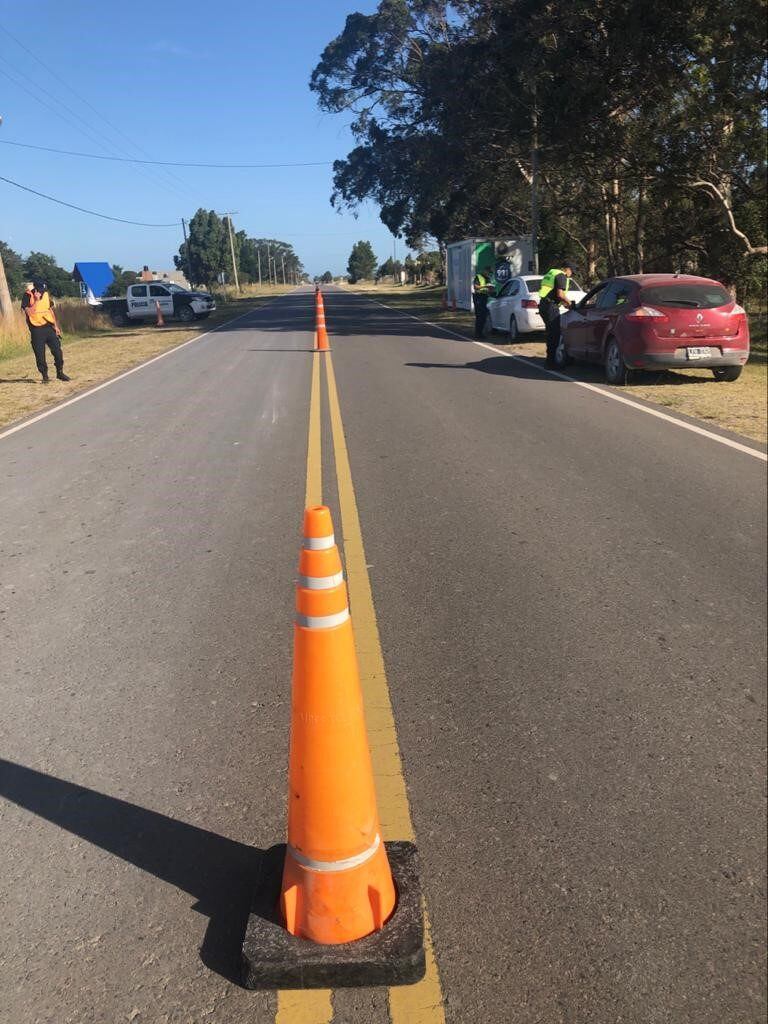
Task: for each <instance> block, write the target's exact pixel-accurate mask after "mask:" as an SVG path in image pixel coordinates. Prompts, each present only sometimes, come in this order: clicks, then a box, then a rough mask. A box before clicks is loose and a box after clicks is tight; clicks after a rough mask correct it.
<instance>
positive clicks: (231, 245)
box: [224, 210, 240, 292]
mask: <svg viewBox="0 0 768 1024" xmlns="http://www.w3.org/2000/svg"><path fill="white" fill-rule="evenodd" d="M236 213H237V210H233V211H232V212H231V213H225V214H224V216H225V217H226V218H227V226H228V227H229V250H230V252H231V253H232V272H233V273H234V275H235V288H236V289H237V290H238V292H239V291H240V281H239V280H238V277H237V260H236V259H235V240H234V238H233V237H232V217H233V216H234V214H236Z"/></svg>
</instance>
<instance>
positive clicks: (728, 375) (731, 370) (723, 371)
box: [712, 366, 742, 383]
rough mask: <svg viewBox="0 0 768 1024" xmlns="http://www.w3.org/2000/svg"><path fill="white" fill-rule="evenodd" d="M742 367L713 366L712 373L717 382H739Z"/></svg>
mask: <svg viewBox="0 0 768 1024" xmlns="http://www.w3.org/2000/svg"><path fill="white" fill-rule="evenodd" d="M741 369H742V368H741V367H740V366H713V367H712V373H713V374H714V377H715V380H716V381H720V382H721V383H722V382H725V381H734V380H738V379H739V377H740V376H741Z"/></svg>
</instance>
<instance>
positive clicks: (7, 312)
mask: <svg viewBox="0 0 768 1024" xmlns="http://www.w3.org/2000/svg"><path fill="white" fill-rule="evenodd" d="M12 313H13V307H12V306H11V293H10V292H9V291H8V279H7V278H6V276H5V267H4V266H3V254H2V253H0V317H3V318H5V317H9V318H10V317H11V315H12Z"/></svg>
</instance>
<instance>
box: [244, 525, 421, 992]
mask: <svg viewBox="0 0 768 1024" xmlns="http://www.w3.org/2000/svg"><path fill="white" fill-rule="evenodd" d="M299 573H300V576H299V580H298V585H297V587H296V624H295V628H294V662H293V695H292V701H291V745H290V763H289V779H288V784H289V796H288V844H287V845H283V844H280V845H277V846H273V847H271V848H270V849H268V850H265V851H264V852H263V854H262V856H261V858H260V864H259V869H258V870H259V875H258V880H257V884H256V887H255V891H254V895H253V901H252V904H251V913H250V915H249V918H248V926H247V928H246V933H245V938H244V940H243V949H242V953H243V956H242V965H243V982H244V984H245V985H246V986H247V987H248V988H258V989H276V988H277V989H295V988H334V987H338V986H371V985H409V984H412V983H413V982H416V981H419V979H420V978H423V977H424V972H425V970H426V961H425V953H424V919H423V909H422V899H421V890H420V885H419V876H418V860H417V855H416V848H415V847H414V846H413V844H412V843H409V842H400V841H391V842H387V843H383V842H382V839H381V831H380V827H379V819H378V813H377V810H376V794H375V789H374V783H373V771H372V768H371V758H370V753H369V750H368V740H367V737H366V732H365V718H364V713H363V701H362V695H361V691H360V680H359V675H358V668H357V658H356V655H355V646H354V638H353V635H352V623H351V621H350V617H349V608H348V605H347V588H346V584H345V583H344V576H343V573H342V571H341V560H340V558H339V552H338V548H337V547H336V542H335V540H334V535H333V523H332V521H331V514H330V511H329V510H328V509H327V508H325V507H324V506H315V507H312V508H308V509H307V510H306V512H305V514H304V544H303V547H302V551H301V556H300V559H299Z"/></svg>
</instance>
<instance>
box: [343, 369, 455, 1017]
mask: <svg viewBox="0 0 768 1024" xmlns="http://www.w3.org/2000/svg"><path fill="white" fill-rule="evenodd" d="M326 376H327V385H328V403H329V407H330V414H331V433H332V437H333V448H334V457H335V461H336V483H337V487H338V493H339V507H340V509H341V524H342V534H343V537H344V560H345V562H346V570H347V586H348V588H349V601H350V605H351V606H352V611H353V618H352V621H353V626H354V634H355V648H356V650H357V657H358V662H359V666H360V684H361V686H362V690H363V700H364V704H365V718H366V723H367V727H368V739H369V743H370V747H371V760H372V762H373V772H374V778H375V780H376V792H377V796H378V806H379V818H380V821H381V830H382V832H383V834H384V839H385V840H386V839H403V840H410V841H413V838H414V834H413V824H412V822H411V814H410V808H409V806H408V793H407V790H406V786H405V777H404V775H403V764H402V761H401V758H400V747H399V744H398V740H397V729H396V727H395V719H394V714H393V712H392V702H391V698H390V694H389V687H388V685H387V676H386V671H385V668H384V657H383V654H382V651H381V641H380V638H379V627H378V624H377V621H376V611H375V609H374V605H373V594H372V591H371V581H370V577H369V576H368V567H367V562H366V558H365V548H364V547H363V535H362V530H361V528H360V516H359V513H358V509H357V501H356V499H355V490H354V486H353V484H352V470H351V467H350V463H349V453H348V451H347V442H346V438H345V436H344V425H343V422H342V419H341V407H340V405H339V396H338V390H337V387H336V377H335V375H334V372H333V360H332V356H331V354H330V353H328V360H327V362H326ZM424 924H425V929H426V933H427V937H428V936H429V920H428V917H427V910H426V907H425V908H424ZM425 952H426V955H427V973H426V976H425V977H424V979H423V980H422V981H420V982H418V984H416V985H407V986H403V987H398V988H392V989H390V998H389V1007H390V1018H391V1021H392V1024H445V1014H444V1012H443V996H442V990H441V987H440V978H439V975H438V972H437V963H436V961H435V956H434V951H433V948H432V944H431V941H427V943H426V949H425Z"/></svg>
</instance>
